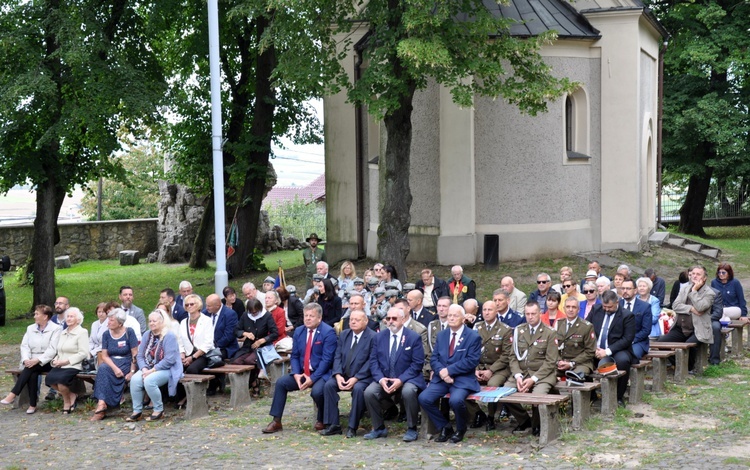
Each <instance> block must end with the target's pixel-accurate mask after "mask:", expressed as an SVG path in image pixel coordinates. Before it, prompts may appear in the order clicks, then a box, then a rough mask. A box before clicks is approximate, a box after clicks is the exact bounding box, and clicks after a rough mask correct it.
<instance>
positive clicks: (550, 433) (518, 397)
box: [497, 393, 570, 447]
mask: <svg viewBox="0 0 750 470" xmlns="http://www.w3.org/2000/svg"><path fill="white" fill-rule="evenodd" d="M567 401H570V395H552V394H548V395H533V394H531V393H514V394H512V395H508V396H507V397H503V398H501V399H499V400H498V401H497V402H498V403H506V404H516V405H529V406H536V407H538V408H539V445H540V446H542V447H543V446H546V445H547V444H549V443H550V442H553V441H554V440H555V439H557V438H558V437H560V420H559V418H558V416H557V414H558V410H559V408H560V405H562V404H563V403H565V402H567Z"/></svg>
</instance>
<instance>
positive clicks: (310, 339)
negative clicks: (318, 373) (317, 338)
mask: <svg viewBox="0 0 750 470" xmlns="http://www.w3.org/2000/svg"><path fill="white" fill-rule="evenodd" d="M307 331H308V333H307V346H305V375H306V376H308V377H309V376H310V354H311V353H312V344H313V332H314V331H315V330H307Z"/></svg>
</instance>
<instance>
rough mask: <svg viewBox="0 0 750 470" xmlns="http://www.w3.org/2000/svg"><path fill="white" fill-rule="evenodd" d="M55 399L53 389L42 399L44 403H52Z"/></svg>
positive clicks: (55, 394)
mask: <svg viewBox="0 0 750 470" xmlns="http://www.w3.org/2000/svg"><path fill="white" fill-rule="evenodd" d="M55 397H57V393H55V390H54V389H49V392H47V395H45V396H44V399H45V400H46V401H52V400H54V399H55Z"/></svg>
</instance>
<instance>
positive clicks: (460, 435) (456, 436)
mask: <svg viewBox="0 0 750 470" xmlns="http://www.w3.org/2000/svg"><path fill="white" fill-rule="evenodd" d="M464 434H466V431H456V433H455V434H453V435H452V436H451V442H452V443H454V444H458V443H459V442H461V441H463V440H464Z"/></svg>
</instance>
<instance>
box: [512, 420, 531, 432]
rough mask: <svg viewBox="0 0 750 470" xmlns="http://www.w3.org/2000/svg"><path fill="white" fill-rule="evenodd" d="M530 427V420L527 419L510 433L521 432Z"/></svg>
mask: <svg viewBox="0 0 750 470" xmlns="http://www.w3.org/2000/svg"><path fill="white" fill-rule="evenodd" d="M530 427H531V420H530V419H527V420H526V421H524V422H523V423H521V424H519V425H518V426H516V427H515V428H513V431H511V432H523V431H525V430H527V429H529V428H530Z"/></svg>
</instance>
